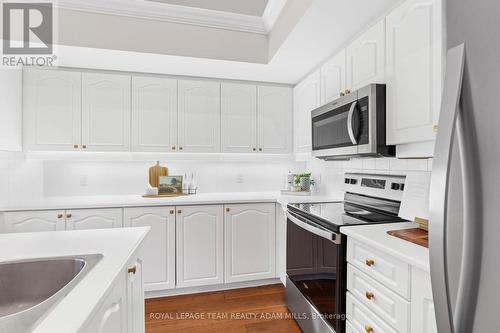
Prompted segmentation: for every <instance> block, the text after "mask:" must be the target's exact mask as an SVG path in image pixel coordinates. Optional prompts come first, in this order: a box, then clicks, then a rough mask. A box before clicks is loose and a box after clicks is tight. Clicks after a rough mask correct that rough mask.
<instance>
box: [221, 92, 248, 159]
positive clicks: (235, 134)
mask: <svg viewBox="0 0 500 333" xmlns="http://www.w3.org/2000/svg"><path fill="white" fill-rule="evenodd" d="M221 117H222V118H221V123H222V128H221V136H222V152H224V153H251V152H255V151H256V148H257V87H256V86H254V85H247V84H236V83H223V84H222V85H221Z"/></svg>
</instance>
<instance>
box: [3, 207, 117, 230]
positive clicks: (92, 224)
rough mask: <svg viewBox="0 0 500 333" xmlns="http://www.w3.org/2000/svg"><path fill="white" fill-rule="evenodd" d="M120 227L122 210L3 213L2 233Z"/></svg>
mask: <svg viewBox="0 0 500 333" xmlns="http://www.w3.org/2000/svg"><path fill="white" fill-rule="evenodd" d="M120 227H122V209H121V208H110V209H80V210H46V211H27V212H7V213H5V228H4V231H5V232H7V233H10V232H38V231H64V230H84V229H104V228H120Z"/></svg>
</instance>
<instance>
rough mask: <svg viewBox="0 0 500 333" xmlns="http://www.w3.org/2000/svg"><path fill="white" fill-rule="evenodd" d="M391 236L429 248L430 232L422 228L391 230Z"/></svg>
mask: <svg viewBox="0 0 500 333" xmlns="http://www.w3.org/2000/svg"><path fill="white" fill-rule="evenodd" d="M387 233H388V234H389V235H391V236H394V237H397V238H401V239H403V240H405V241H408V242H411V243H414V244H417V245H420V246H423V247H426V248H429V232H428V231H427V230H423V229H420V228H412V229H401V230H390V231H387Z"/></svg>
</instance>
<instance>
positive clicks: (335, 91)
mask: <svg viewBox="0 0 500 333" xmlns="http://www.w3.org/2000/svg"><path fill="white" fill-rule="evenodd" d="M345 69H346V52H345V49H344V50H342V51H341V52H339V53H338V54H336V55H335V56H334V57H333V58H331V59H330V60H328V62H326V63H325V64H324V65H323V66H322V67H321V104H326V103H328V102H331V101H333V100H335V99H337V98H339V97H340V94H341V93H343V92H344V91H345V90H346V82H345V79H346V73H345Z"/></svg>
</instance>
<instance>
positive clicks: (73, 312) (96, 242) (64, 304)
mask: <svg viewBox="0 0 500 333" xmlns="http://www.w3.org/2000/svg"><path fill="white" fill-rule="evenodd" d="M148 231H149V228H148V227H141V228H117V229H100V230H80V231H66V232H37V233H17V234H0V248H1V249H2V251H1V252H0V262H3V261H11V260H21V259H30V258H45V257H60V256H70V255H85V254H96V253H101V254H102V255H103V258H102V259H101V260H100V261H99V262H98V263H97V265H96V266H95V267H93V268H92V269H91V270H90V271H89V272H88V274H87V275H86V276H84V278H83V279H82V280H81V281H79V282H78V283H77V284H76V285H75V286H74V288H73V289H72V290H71V291H70V292H69V294H68V295H66V297H64V298H63V299H62V300H61V301H60V302H59V303H58V304H56V305H55V307H54V308H53V309H52V310H50V312H49V314H48V315H47V316H46V317H45V318H44V319H43V320H42V322H41V323H40V324H39V325H38V326H37V327H36V328H35V330H34V332H36V333H53V332H76V331H78V329H80V327H81V326H82V325H83V324H84V322H85V321H86V319H87V318H88V317H89V316H90V315H91V312H92V311H93V309H94V308H95V307H96V306H97V305H98V304H99V301H100V300H101V298H102V297H103V296H104V295H105V293H106V291H107V290H108V288H109V287H110V285H111V283H112V282H113V281H114V280H115V278H116V277H117V276H118V274H119V273H121V272H123V271H122V268H123V267H124V266H125V265H126V264H127V262H128V261H129V260H130V258H131V256H132V255H133V253H134V252H135V251H136V249H137V247H138V246H139V245H140V244H141V242H142V240H143V239H144V237H145V236H146V234H147V232H148ZM33 283H36V281H33Z"/></svg>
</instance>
